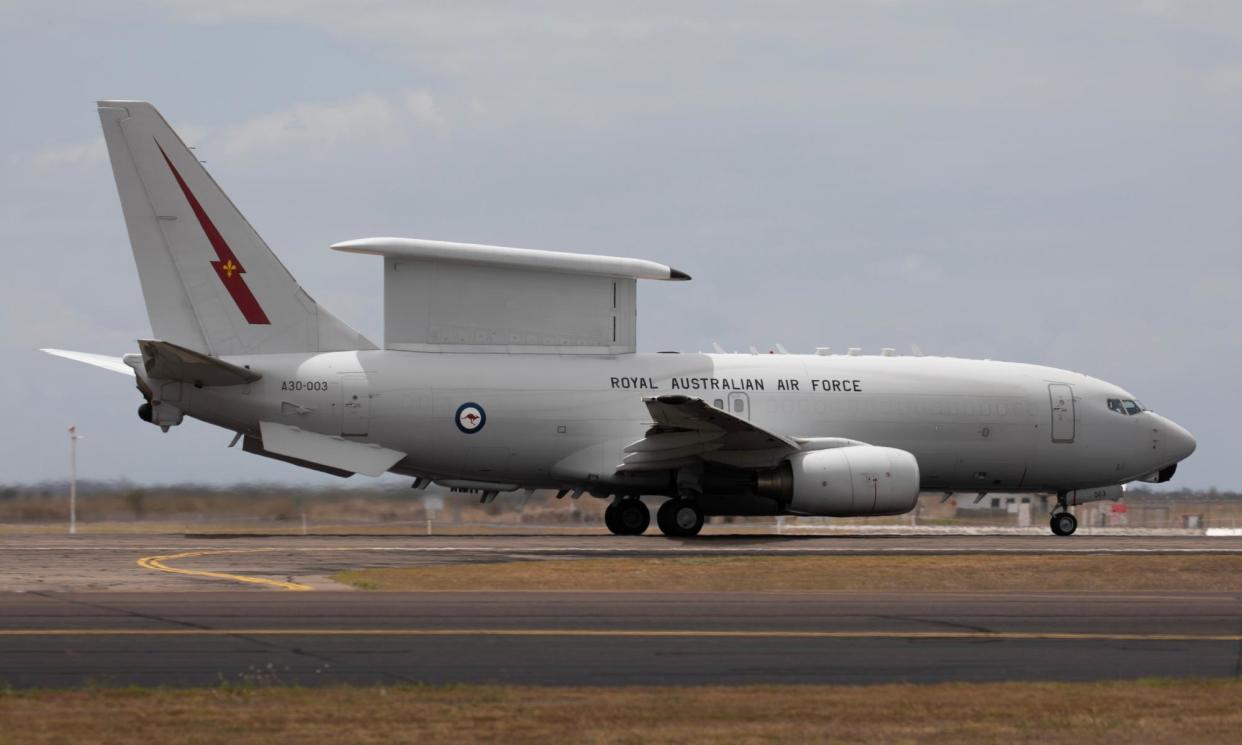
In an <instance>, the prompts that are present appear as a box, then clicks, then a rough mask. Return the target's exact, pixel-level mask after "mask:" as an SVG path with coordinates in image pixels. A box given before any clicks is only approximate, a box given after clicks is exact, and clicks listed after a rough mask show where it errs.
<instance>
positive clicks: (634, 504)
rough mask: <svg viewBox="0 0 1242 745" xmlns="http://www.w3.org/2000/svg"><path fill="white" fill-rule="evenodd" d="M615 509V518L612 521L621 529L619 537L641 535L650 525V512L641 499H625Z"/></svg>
mask: <svg viewBox="0 0 1242 745" xmlns="http://www.w3.org/2000/svg"><path fill="white" fill-rule="evenodd" d="M615 507H616V517H615V518H613V520H614V522H616V524H617V527H618V528H620V529H621V532H620V533H619V535H642V534H643V533H644V532H646V530H647V526H648V525H651V510H648V509H647V505H646V504H644V503H643V501H642V500H641V499H625V500H622V501H621V502H619V503H617V504H616V505H615Z"/></svg>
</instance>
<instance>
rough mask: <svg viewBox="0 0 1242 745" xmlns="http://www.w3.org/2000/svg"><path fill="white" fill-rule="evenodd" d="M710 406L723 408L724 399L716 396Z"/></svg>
mask: <svg viewBox="0 0 1242 745" xmlns="http://www.w3.org/2000/svg"><path fill="white" fill-rule="evenodd" d="M712 406H715V407H716V408H717V409H723V408H724V399H723V398H718V399H716V400H715V401H712Z"/></svg>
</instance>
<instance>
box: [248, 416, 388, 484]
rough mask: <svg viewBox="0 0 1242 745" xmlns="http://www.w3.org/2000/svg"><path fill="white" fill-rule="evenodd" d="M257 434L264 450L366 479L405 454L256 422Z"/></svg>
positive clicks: (272, 423) (273, 423) (378, 473)
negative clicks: (351, 473) (257, 424)
mask: <svg viewBox="0 0 1242 745" xmlns="http://www.w3.org/2000/svg"><path fill="white" fill-rule="evenodd" d="M259 434H260V436H261V437H262V438H263V449H264V450H268V451H270V452H273V453H276V454H277V455H284V456H287V457H289V458H296V459H298V460H304V461H309V462H311V463H319V464H321V465H325V466H330V467H331V468H336V469H339V470H342V471H352V472H354V473H361V474H365V475H367V476H381V475H383V474H384V472H385V471H387V470H388V469H389V468H392V467H393V466H395V465H396V464H397V461H399V460H401V459H402V458H404V457H405V453H400V452H397V451H396V450H389V449H388V448H384V447H380V446H379V445H375V444H372V443H364V442H355V441H353V440H346V439H345V438H343V437H332V436H331V435H321V434H318V433H316V432H307V431H306V430H303V429H298V428H297V427H290V426H288V425H286V424H276V423H275V422H259Z"/></svg>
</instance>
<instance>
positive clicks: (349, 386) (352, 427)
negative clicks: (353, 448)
mask: <svg viewBox="0 0 1242 745" xmlns="http://www.w3.org/2000/svg"><path fill="white" fill-rule="evenodd" d="M341 407H342V408H341V434H343V435H365V434H367V431H368V429H369V427H370V424H371V391H370V386H368V385H367V375H366V373H344V374H343V375H341Z"/></svg>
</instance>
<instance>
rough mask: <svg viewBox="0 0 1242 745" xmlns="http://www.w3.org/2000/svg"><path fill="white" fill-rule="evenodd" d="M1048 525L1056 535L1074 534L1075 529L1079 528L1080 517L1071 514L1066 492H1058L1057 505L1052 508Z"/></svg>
mask: <svg viewBox="0 0 1242 745" xmlns="http://www.w3.org/2000/svg"><path fill="white" fill-rule="evenodd" d="M1048 527H1050V528H1052V532H1053V534H1054V535H1074V531H1076V530H1078V518H1076V517H1074V516H1073V515H1072V514H1070V511H1069V504H1068V503H1067V500H1066V498H1065V492H1057V506H1056V507H1054V508H1053V509H1052V517H1051V518H1050V519H1049V520H1048Z"/></svg>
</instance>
